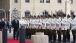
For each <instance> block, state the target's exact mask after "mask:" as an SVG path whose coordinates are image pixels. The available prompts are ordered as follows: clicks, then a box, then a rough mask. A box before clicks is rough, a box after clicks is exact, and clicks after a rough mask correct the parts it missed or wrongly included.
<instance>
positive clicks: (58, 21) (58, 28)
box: [56, 14, 62, 43]
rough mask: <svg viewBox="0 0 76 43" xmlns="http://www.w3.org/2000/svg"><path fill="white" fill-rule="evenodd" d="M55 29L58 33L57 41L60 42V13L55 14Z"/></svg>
mask: <svg viewBox="0 0 76 43" xmlns="http://www.w3.org/2000/svg"><path fill="white" fill-rule="evenodd" d="M56 30H57V33H58V42H59V43H61V33H62V32H61V15H59V14H58V15H57V20H56Z"/></svg>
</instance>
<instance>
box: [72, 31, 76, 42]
mask: <svg viewBox="0 0 76 43" xmlns="http://www.w3.org/2000/svg"><path fill="white" fill-rule="evenodd" d="M72 34H73V41H74V42H75V40H76V39H75V34H76V30H72Z"/></svg>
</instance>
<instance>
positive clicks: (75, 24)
mask: <svg viewBox="0 0 76 43" xmlns="http://www.w3.org/2000/svg"><path fill="white" fill-rule="evenodd" d="M75 29H76V19H75V18H74V19H72V21H71V30H75Z"/></svg>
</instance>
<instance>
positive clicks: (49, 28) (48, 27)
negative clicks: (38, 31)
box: [46, 15, 52, 41]
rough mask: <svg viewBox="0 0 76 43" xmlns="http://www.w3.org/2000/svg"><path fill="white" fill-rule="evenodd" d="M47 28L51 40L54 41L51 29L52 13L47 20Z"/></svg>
mask: <svg viewBox="0 0 76 43" xmlns="http://www.w3.org/2000/svg"><path fill="white" fill-rule="evenodd" d="M46 29H47V32H48V36H49V41H52V31H51V15H48V19H47V22H46Z"/></svg>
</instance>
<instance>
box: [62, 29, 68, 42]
mask: <svg viewBox="0 0 76 43" xmlns="http://www.w3.org/2000/svg"><path fill="white" fill-rule="evenodd" d="M62 32H63V42H66V36H67V35H66V33H67V32H66V30H62Z"/></svg>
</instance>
